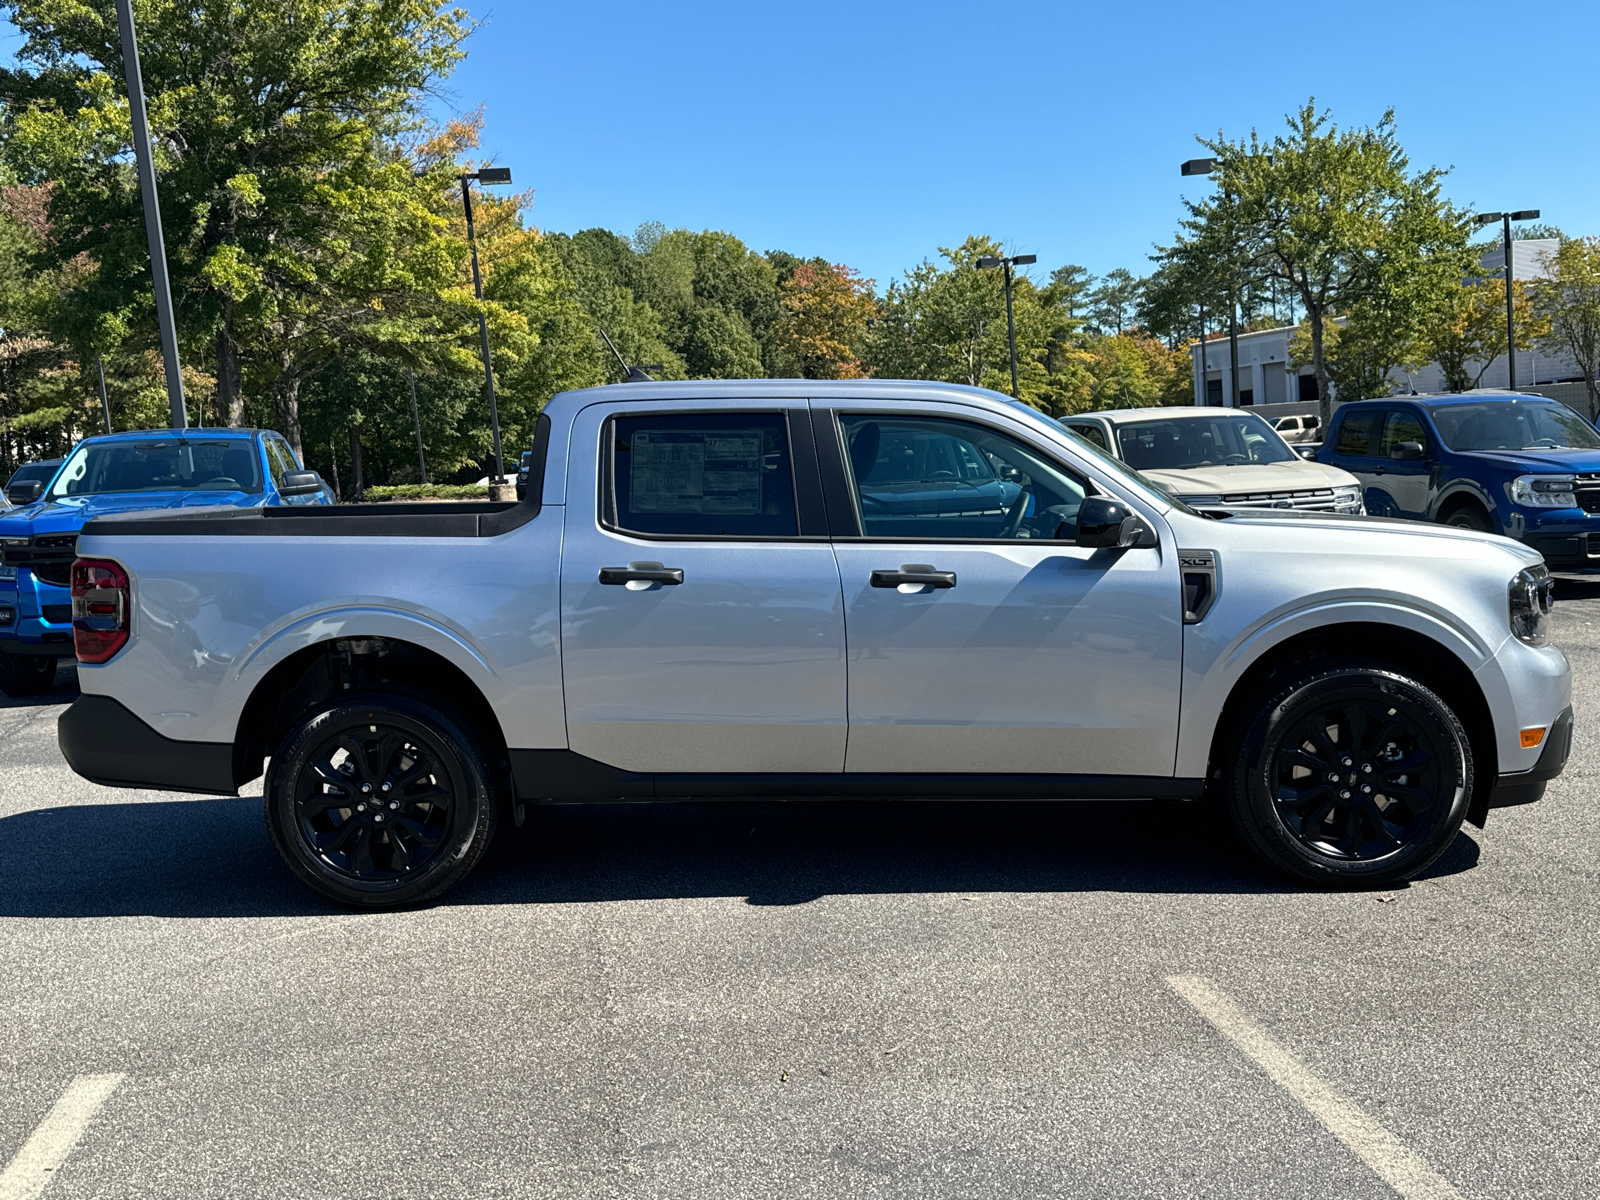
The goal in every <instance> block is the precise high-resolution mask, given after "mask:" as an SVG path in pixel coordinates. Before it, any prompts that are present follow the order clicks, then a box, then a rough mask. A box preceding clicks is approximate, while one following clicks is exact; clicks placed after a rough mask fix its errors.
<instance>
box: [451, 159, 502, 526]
mask: <svg viewBox="0 0 1600 1200" xmlns="http://www.w3.org/2000/svg"><path fill="white" fill-rule="evenodd" d="M460 179H461V206H462V207H463V208H464V209H465V210H466V214H467V245H468V246H469V247H471V250H472V293H473V295H475V296H476V297H477V298H478V340H479V342H480V343H481V344H482V347H483V383H484V388H485V390H486V391H487V392H488V396H489V428H490V429H491V430H492V431H493V433H494V476H493V478H492V479H490V481H489V495H490V497H491V498H493V499H502V498H503V497H499V496H496V495H495V489H496V488H501V487H504V486H505V483H506V472H505V464H504V462H503V461H502V460H501V457H500V413H499V411H498V410H497V409H496V408H495V404H494V362H493V359H491V358H490V355H489V319H488V317H486V316H485V315H484V312H483V275H482V274H481V273H480V272H479V270H478V235H477V232H476V230H475V229H474V227H473V224H472V181H473V180H474V179H476V180H477V181H478V182H479V183H481V184H490V183H510V182H511V168H510V167H484V168H483V169H481V170H479V171H474V172H472V173H471V174H464V175H462V176H461V177H460Z"/></svg>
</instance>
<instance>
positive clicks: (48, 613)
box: [0, 429, 332, 696]
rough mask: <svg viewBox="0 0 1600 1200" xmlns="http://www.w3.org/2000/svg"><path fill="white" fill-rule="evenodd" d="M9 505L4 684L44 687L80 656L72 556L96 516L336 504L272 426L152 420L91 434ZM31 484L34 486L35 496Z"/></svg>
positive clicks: (1, 558) (7, 688)
mask: <svg viewBox="0 0 1600 1200" xmlns="http://www.w3.org/2000/svg"><path fill="white" fill-rule="evenodd" d="M11 490H12V492H13V493H14V494H13V495H12V499H13V501H16V500H19V499H20V500H23V501H26V502H25V503H22V504H20V505H19V506H18V507H16V508H11V509H7V510H6V511H4V512H0V691H3V692H5V694H6V695H8V696H25V695H33V694H36V693H38V692H42V691H44V690H46V689H47V688H49V686H50V684H51V683H52V682H53V681H54V679H55V674H56V660H57V659H59V658H69V657H71V656H72V653H73V647H72V594H71V591H70V586H71V579H70V573H71V570H72V560H73V558H74V556H75V554H76V549H75V547H76V545H77V541H78V531H79V530H80V529H82V528H83V526H84V524H85V523H86V522H88V521H89V520H91V519H92V518H94V517H100V516H110V515H113V514H119V513H126V512H133V511H136V510H141V509H152V508H162V509H194V508H215V507H227V508H258V507H261V506H264V505H283V504H330V503H332V497H331V495H330V494H329V492H328V488H327V486H326V485H325V484H324V483H323V481H322V478H321V477H320V476H319V475H317V474H316V472H314V471H306V470H303V469H302V467H301V465H300V462H299V460H297V459H296V458H295V455H294V451H293V449H291V448H290V446H289V443H288V442H287V441H285V440H284V439H283V437H282V436H280V435H279V434H276V433H273V432H271V431H270V430H262V429H187V430H182V431H177V430H153V431H152V430H144V431H140V432H135V433H112V434H106V435H104V436H101V437H92V438H86V439H85V440H83V441H81V442H79V443H78V445H77V446H76V447H75V448H74V449H73V451H72V453H71V454H69V455H68V456H67V458H66V460H65V461H64V462H63V463H62V464H61V466H60V467H59V468H58V469H57V470H56V472H55V474H54V475H53V476H52V477H51V478H50V479H49V480H47V481H44V482H34V483H32V484H31V486H22V487H13V488H12V489H11ZM29 492H31V493H32V497H31V498H30V496H29Z"/></svg>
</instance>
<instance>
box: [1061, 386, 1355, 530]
mask: <svg viewBox="0 0 1600 1200" xmlns="http://www.w3.org/2000/svg"><path fill="white" fill-rule="evenodd" d="M1060 423H1061V424H1062V425H1064V426H1065V427H1066V428H1067V429H1068V430H1070V431H1071V432H1073V433H1075V434H1077V435H1078V436H1079V437H1081V438H1083V439H1084V440H1085V441H1087V442H1089V443H1090V444H1091V445H1093V446H1095V447H1097V448H1098V449H1101V450H1104V451H1105V452H1106V453H1107V454H1111V455H1115V456H1116V457H1117V458H1120V459H1121V460H1122V461H1123V462H1125V463H1127V464H1128V465H1129V466H1130V467H1133V468H1134V469H1135V470H1137V471H1139V472H1140V473H1142V474H1143V475H1144V476H1145V478H1147V479H1149V480H1150V481H1151V482H1153V483H1155V484H1157V485H1158V486H1160V487H1161V489H1162V490H1163V491H1165V492H1167V493H1168V494H1169V495H1172V496H1175V497H1177V498H1178V499H1179V500H1182V501H1183V502H1184V503H1185V504H1187V505H1188V506H1189V507H1190V508H1199V509H1205V508H1289V509H1301V510H1306V511H1311V512H1341V513H1360V512H1362V511H1363V509H1362V505H1361V481H1360V480H1358V479H1357V478H1356V477H1355V476H1354V475H1352V474H1350V472H1348V471H1342V470H1340V469H1339V468H1338V467H1329V466H1325V465H1324V464H1322V463H1318V462H1310V461H1307V460H1306V459H1303V458H1301V457H1300V456H1299V455H1297V454H1296V453H1295V452H1294V450H1293V449H1292V448H1291V447H1290V446H1289V444H1288V443H1287V442H1285V441H1284V440H1283V438H1282V437H1280V436H1279V435H1278V433H1277V431H1276V430H1274V429H1273V428H1272V426H1270V425H1268V424H1267V423H1266V422H1265V421H1263V420H1262V419H1261V418H1260V417H1258V416H1257V415H1256V414H1255V413H1252V412H1241V411H1240V410H1238V409H1228V408H1119V409H1112V410H1110V411H1109V412H1097V413H1082V414H1078V415H1075V416H1070V417H1062V418H1061V422H1060Z"/></svg>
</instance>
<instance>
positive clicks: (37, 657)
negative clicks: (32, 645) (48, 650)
mask: <svg viewBox="0 0 1600 1200" xmlns="http://www.w3.org/2000/svg"><path fill="white" fill-rule="evenodd" d="M55 681H56V660H55V657H54V656H53V655H49V654H6V653H3V652H0V692H4V693H5V694H6V695H8V696H37V695H39V693H40V692H48V691H49V690H50V685H51V684H53V683H54V682H55Z"/></svg>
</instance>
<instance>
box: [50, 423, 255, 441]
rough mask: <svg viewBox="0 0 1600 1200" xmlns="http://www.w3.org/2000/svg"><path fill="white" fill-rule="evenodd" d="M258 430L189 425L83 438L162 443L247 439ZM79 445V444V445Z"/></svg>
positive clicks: (228, 426)
mask: <svg viewBox="0 0 1600 1200" xmlns="http://www.w3.org/2000/svg"><path fill="white" fill-rule="evenodd" d="M260 432H261V430H259V429H241V428H238V427H236V426H233V425H202V426H196V425H191V426H189V428H187V429H125V430H123V431H122V432H120V433H96V434H92V435H90V436H89V437H86V438H84V439H83V440H84V441H85V442H148V441H150V440H151V439H152V438H159V439H161V440H163V441H166V440H170V439H172V438H218V437H222V438H248V437H255V435H256V434H258V433H260ZM80 444H81V443H80Z"/></svg>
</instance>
